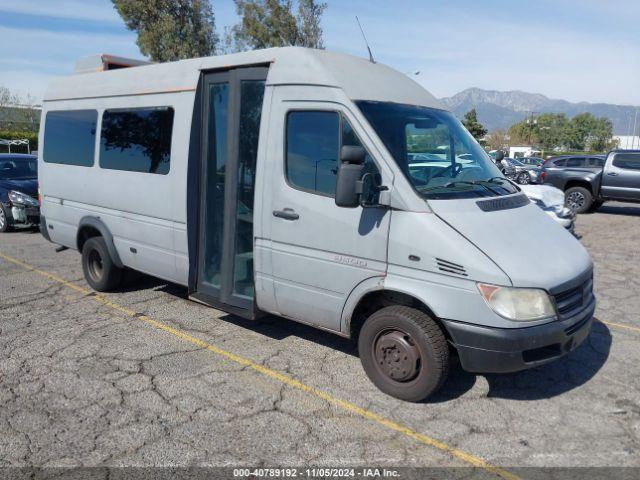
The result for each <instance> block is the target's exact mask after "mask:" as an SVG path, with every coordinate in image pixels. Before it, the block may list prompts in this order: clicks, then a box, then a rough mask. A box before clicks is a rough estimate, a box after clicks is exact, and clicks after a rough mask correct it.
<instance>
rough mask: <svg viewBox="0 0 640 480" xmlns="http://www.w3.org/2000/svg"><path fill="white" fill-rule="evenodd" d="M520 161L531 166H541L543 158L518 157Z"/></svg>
mask: <svg viewBox="0 0 640 480" xmlns="http://www.w3.org/2000/svg"><path fill="white" fill-rule="evenodd" d="M517 160H518V161H520V163H523V164H525V165H530V166H532V167H541V166H542V164H543V163H544V160H543V159H542V158H540V157H520V158H518V159H517Z"/></svg>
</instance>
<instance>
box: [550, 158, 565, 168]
mask: <svg viewBox="0 0 640 480" xmlns="http://www.w3.org/2000/svg"><path fill="white" fill-rule="evenodd" d="M566 165H567V159H566V158H563V159H561V160H556V161H555V162H553V166H554V167H565V166H566Z"/></svg>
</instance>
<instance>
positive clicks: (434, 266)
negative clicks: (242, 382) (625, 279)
mask: <svg viewBox="0 0 640 480" xmlns="http://www.w3.org/2000/svg"><path fill="white" fill-rule="evenodd" d="M40 144H41V145H42V148H41V149H40V155H39V162H40V163H39V172H40V188H41V195H42V215H43V220H42V231H43V234H44V235H45V236H46V237H47V238H48V239H50V240H51V241H52V242H54V243H56V244H59V245H62V246H66V247H70V248H75V249H77V250H79V251H80V252H82V264H83V268H84V272H85V276H86V279H87V282H88V283H89V284H90V285H91V286H92V287H93V288H94V289H96V290H98V291H104V290H110V289H114V288H116V287H117V286H118V283H119V281H120V277H121V273H122V269H123V268H125V267H127V268H131V269H135V270H139V271H141V272H145V273H148V274H150V275H154V276H157V277H160V278H163V279H165V280H168V281H171V282H175V283H178V284H181V285H184V286H186V287H187V288H188V291H189V295H190V296H191V297H192V298H193V299H196V300H198V301H200V302H204V303H207V304H209V305H212V306H215V307H217V308H219V309H222V310H224V311H227V312H231V313H234V314H237V315H240V316H242V317H246V318H251V319H253V318H257V317H258V316H260V315H262V314H265V313H270V314H275V315H278V316H281V317H284V318H288V319H292V320H296V321H299V322H303V323H307V324H310V325H313V326H315V327H318V328H321V329H324V330H327V331H330V332H334V333H337V334H339V335H343V336H345V337H351V338H353V339H357V341H358V348H359V353H360V357H361V360H362V364H363V366H364V369H365V371H366V373H367V374H368V375H369V377H370V378H371V380H372V381H373V382H374V383H375V384H376V385H377V386H378V387H379V388H380V389H382V390H383V391H384V392H387V393H388V394H391V395H393V396H396V397H398V398H402V399H406V400H411V401H418V400H421V399H424V398H426V397H427V396H429V395H430V394H432V393H433V392H435V391H436V390H437V389H438V388H439V387H440V386H441V385H442V383H443V382H444V380H445V378H446V376H447V371H448V367H449V363H450V354H451V353H455V352H457V355H458V356H459V357H460V361H461V364H462V366H463V368H465V369H466V370H469V371H472V372H511V371H517V370H521V369H524V368H528V367H533V366H537V365H541V364H544V363H546V362H549V361H551V360H554V359H557V358H558V357H560V356H562V355H564V354H566V353H567V352H569V351H571V350H573V349H574V348H576V347H577V346H578V345H579V344H580V343H582V341H583V340H584V339H585V338H586V337H587V336H588V335H589V332H590V329H591V323H592V317H593V313H594V308H595V299H594V296H593V293H592V262H591V259H590V257H589V255H588V254H587V252H586V251H585V249H584V248H583V247H582V246H581V245H580V243H579V242H578V241H577V240H576V239H575V238H574V237H573V236H572V235H571V234H569V233H568V232H566V231H565V230H564V229H563V228H562V227H561V226H559V225H557V224H556V223H555V222H554V221H553V220H551V219H549V218H548V216H547V215H546V214H545V213H544V212H542V211H541V210H540V209H539V208H538V207H536V206H535V205H533V204H531V203H530V202H529V200H528V199H527V197H526V196H525V195H524V194H522V193H521V192H520V190H519V188H518V187H517V186H516V185H514V184H513V183H511V182H509V181H508V180H506V179H505V178H504V177H503V176H502V175H501V173H500V171H499V170H498V169H497V168H496V166H495V165H494V163H493V162H492V161H491V160H490V159H489V157H488V156H487V155H486V153H485V152H484V151H483V150H482V148H480V147H479V145H478V144H477V143H476V142H475V140H474V139H473V137H472V136H471V135H470V134H469V133H468V132H467V131H466V130H465V129H464V127H463V126H462V125H461V123H460V122H459V121H458V120H457V119H456V118H455V117H454V116H453V115H452V114H451V113H450V112H449V111H447V110H446V108H445V107H444V106H443V105H442V104H440V103H439V102H438V101H437V100H436V99H435V98H434V97H433V96H432V95H431V94H430V93H428V92H427V91H426V90H424V89H423V88H422V87H421V86H420V85H418V84H417V83H416V82H414V81H413V80H411V79H410V78H408V77H407V76H406V75H403V74H402V73H400V72H397V71H395V70H392V69H391V68H389V67H386V66H384V65H380V64H375V63H372V62H369V61H367V60H364V59H361V58H356V57H352V56H348V55H343V54H337V53H331V52H327V51H318V50H310V49H303V48H279V49H269V50H262V51H253V52H246V53H239V54H234V55H228V56H219V57H211V58H200V59H193V60H184V61H179V62H173V63H164V64H155V65H146V66H134V67H131V68H120V69H118V70H113V71H104V72H96V73H82V74H76V75H72V76H70V77H67V78H61V79H58V80H55V81H54V82H53V83H52V84H51V86H50V87H49V89H48V91H47V93H46V96H45V99H44V104H43V114H42V124H41V129H40ZM421 158H427V159H429V158H436V159H437V160H438V161H434V162H423V163H424V165H422V164H421V166H420V168H414V167H415V165H414V167H412V165H413V164H415V163H416V161H417V160H416V159H421ZM540 239H544V240H545V242H547V243H553V245H554V248H552V249H548V250H547V254H546V255H545V257H544V261H542V262H540V263H538V264H535V265H534V264H532V263H530V262H522V261H521V260H522V255H521V252H522V251H523V250H527V247H529V249H531V250H535V249H537V247H538V245H539V241H540Z"/></svg>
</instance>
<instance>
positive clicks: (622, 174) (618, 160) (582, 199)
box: [540, 150, 640, 213]
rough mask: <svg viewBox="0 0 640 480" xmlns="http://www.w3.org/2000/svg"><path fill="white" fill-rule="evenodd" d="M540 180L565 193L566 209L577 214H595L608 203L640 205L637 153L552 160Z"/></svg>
mask: <svg viewBox="0 0 640 480" xmlns="http://www.w3.org/2000/svg"><path fill="white" fill-rule="evenodd" d="M540 176H541V178H542V181H543V182H544V183H545V184H550V185H554V186H555V187H557V188H559V189H560V190H562V191H564V192H565V203H566V205H567V206H568V207H569V208H571V209H572V210H573V211H575V212H576V213H584V212H587V211H590V210H591V211H593V210H596V209H598V208H599V207H600V206H601V205H602V203H603V202H605V201H607V200H619V201H624V202H640V150H612V151H611V152H609V153H608V154H607V155H606V156H598V155H590V156H565V157H555V158H551V159H549V160H547V161H546V162H545V164H544V166H543V167H542V172H541V173H540Z"/></svg>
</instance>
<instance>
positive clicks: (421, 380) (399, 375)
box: [358, 305, 449, 402]
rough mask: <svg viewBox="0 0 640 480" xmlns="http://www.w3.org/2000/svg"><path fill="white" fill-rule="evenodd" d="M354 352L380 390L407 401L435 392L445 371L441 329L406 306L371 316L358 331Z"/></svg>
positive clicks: (446, 361)
mask: <svg viewBox="0 0 640 480" xmlns="http://www.w3.org/2000/svg"><path fill="white" fill-rule="evenodd" d="M358 352H359V354H360V361H361V362H362V366H363V368H364V371H365V372H366V373H367V376H368V377H369V378H370V379H371V381H372V382H373V383H374V384H375V385H376V386H377V387H378V388H379V389H380V390H382V391H383V392H385V393H386V394H388V395H391V396H393V397H396V398H400V399H402V400H407V401H410V402H419V401H421V400H424V399H426V398H427V397H429V396H430V395H432V394H433V393H435V392H436V391H437V390H438V389H439V388H440V387H441V386H442V384H443V383H444V381H445V380H446V378H447V374H448V372H449V348H448V345H447V340H446V339H445V336H444V334H443V332H442V330H441V329H440V327H439V325H438V324H437V323H436V322H435V321H434V320H433V319H432V318H431V317H429V315H427V314H426V313H424V312H421V311H420V310H416V309H414V308H410V307H405V306H400V305H397V306H392V307H385V308H383V309H381V310H378V311H377V312H375V313H374V314H373V315H371V316H370V317H369V318H368V319H367V321H366V322H365V323H364V325H363V326H362V329H361V330H360V336H359V337H358Z"/></svg>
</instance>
